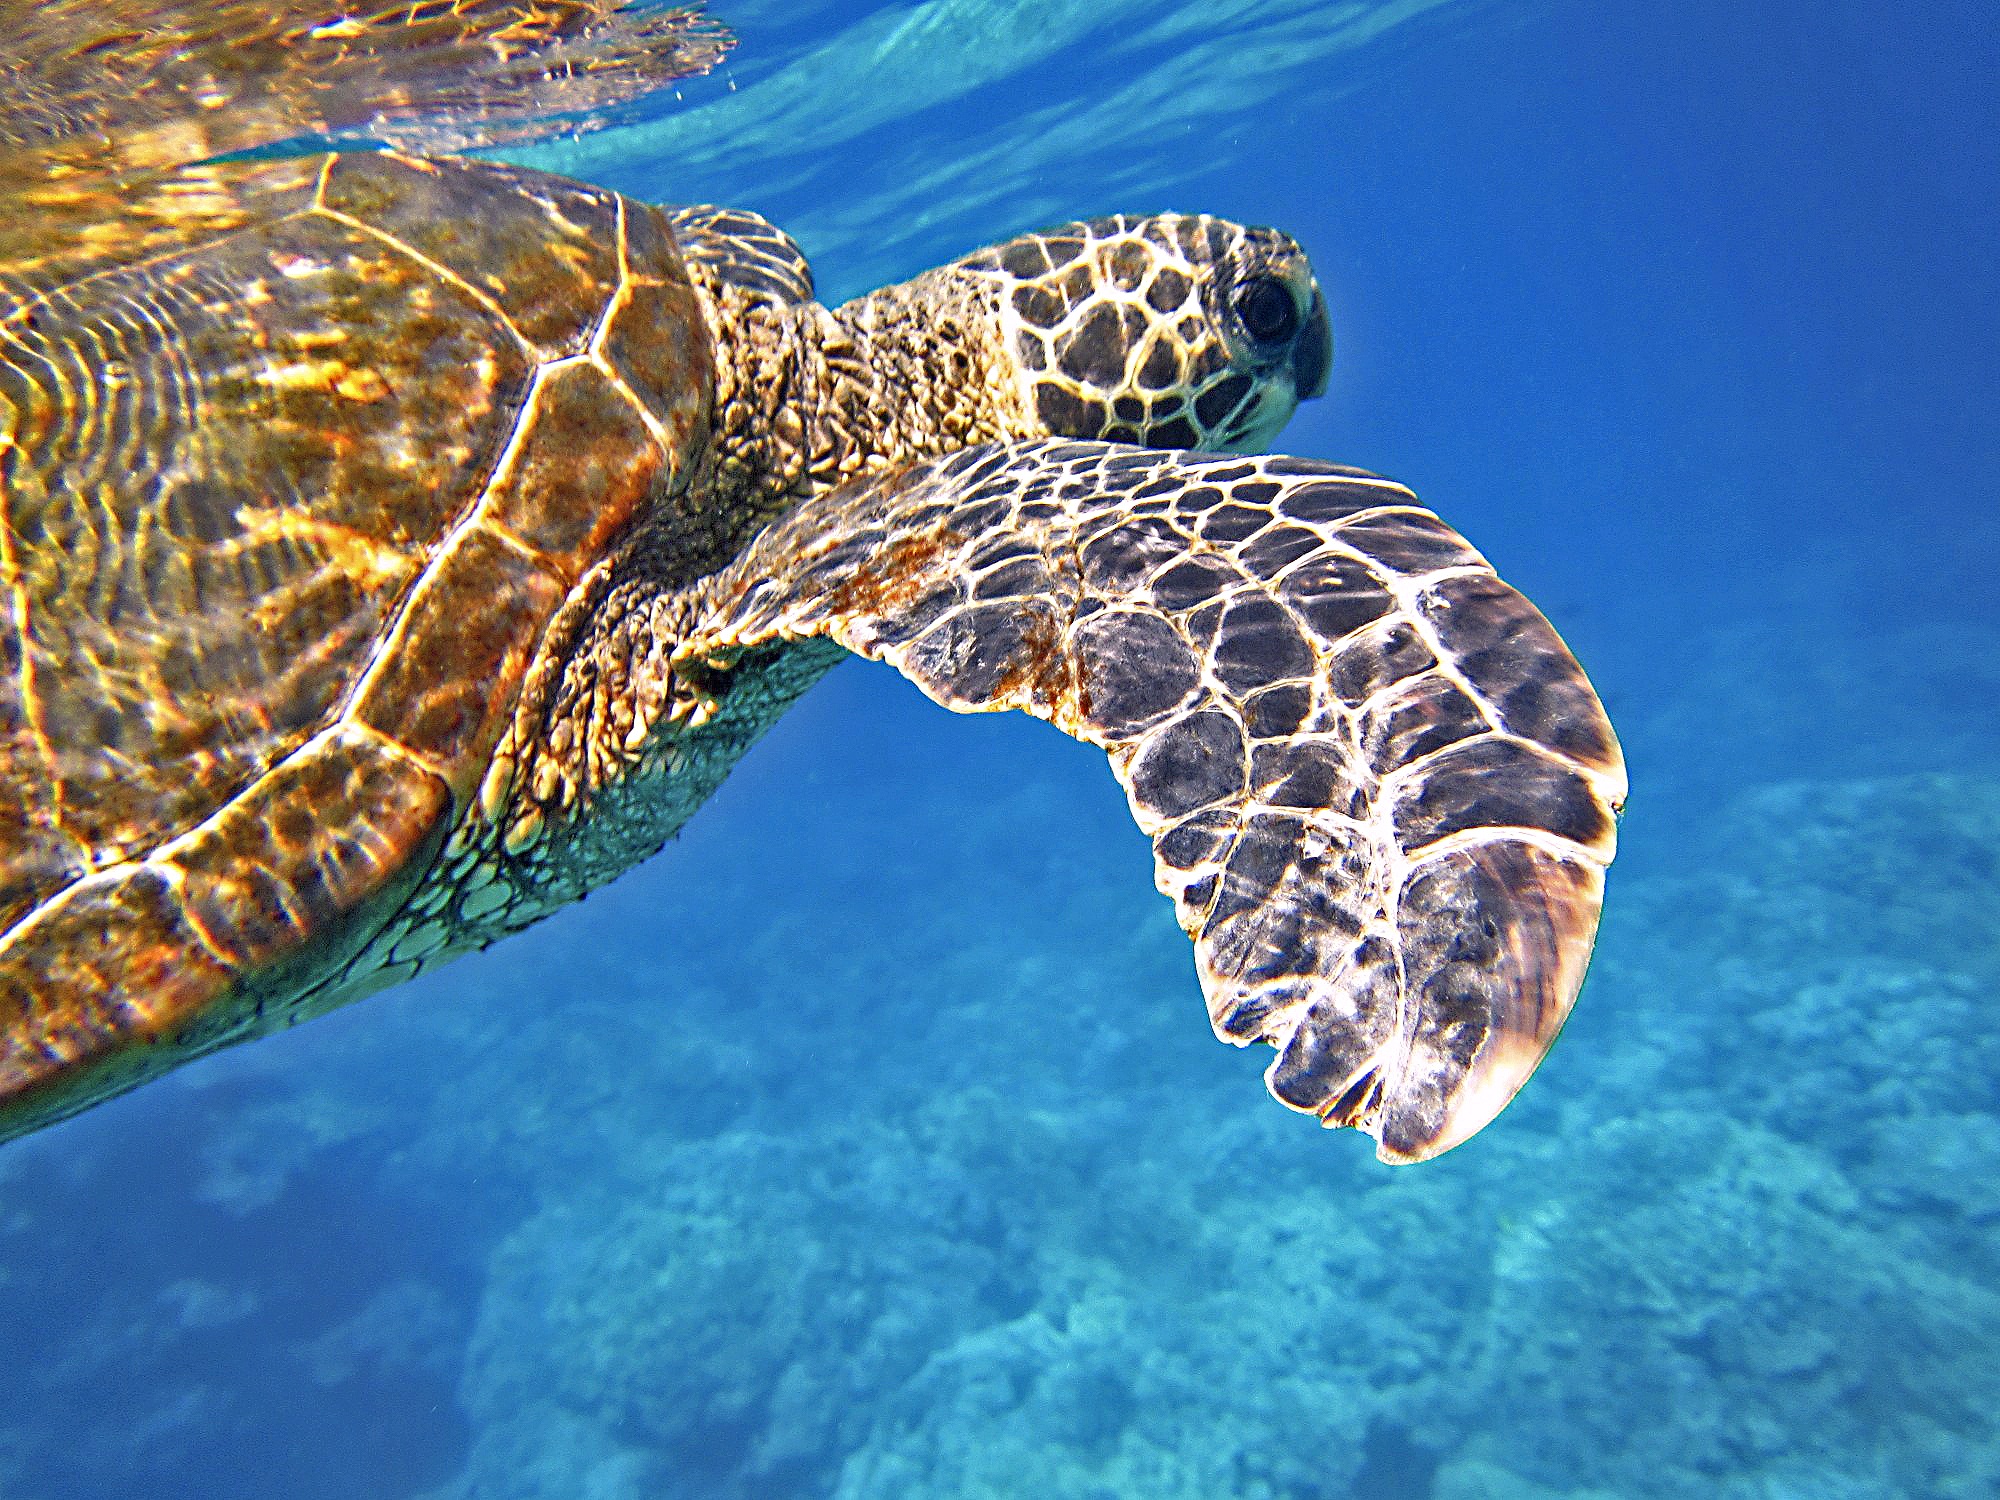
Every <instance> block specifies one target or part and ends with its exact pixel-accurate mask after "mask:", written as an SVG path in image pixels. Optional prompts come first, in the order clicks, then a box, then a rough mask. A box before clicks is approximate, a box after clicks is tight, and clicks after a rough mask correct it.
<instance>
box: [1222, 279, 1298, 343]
mask: <svg viewBox="0 0 2000 1500" xmlns="http://www.w3.org/2000/svg"><path fill="white" fill-rule="evenodd" d="M1231 305H1232V306H1234V307H1235V309H1236V316H1237V317H1238V318H1239V319H1240V320H1241V321H1242V323H1243V327H1244V330H1245V331H1246V332H1247V333H1248V334H1249V335H1250V337H1251V338H1253V339H1255V340H1256V341H1257V342H1258V343H1260V344H1282V343H1283V342H1284V341H1285V340H1286V339H1288V338H1290V337H1291V336H1292V335H1293V334H1295V333H1297V332H1298V331H1299V306H1298V304H1297V303H1296V302H1294V301H1293V300H1292V294H1291V290H1290V289H1289V288H1288V287H1287V286H1286V285H1285V284H1284V283H1283V282H1282V281H1279V280H1278V279H1277V278H1276V277H1274V276H1252V277H1251V278H1250V279H1249V280H1248V281H1246V282H1244V283H1243V284H1242V285H1241V286H1239V287H1238V288H1237V289H1236V296H1235V297H1234V298H1233V299H1232V304H1231Z"/></svg>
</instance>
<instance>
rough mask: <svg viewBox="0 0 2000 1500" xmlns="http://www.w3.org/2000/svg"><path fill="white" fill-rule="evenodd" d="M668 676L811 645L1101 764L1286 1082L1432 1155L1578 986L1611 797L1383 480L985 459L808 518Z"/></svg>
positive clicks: (1599, 750)
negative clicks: (1017, 718) (834, 645)
mask: <svg viewBox="0 0 2000 1500" xmlns="http://www.w3.org/2000/svg"><path fill="white" fill-rule="evenodd" d="M706 603H707V607H708V609H709V611H710V613H709V616H708V620H707V623H706V624H705V625H704V626H703V627H702V628H700V629H698V630H697V631H695V632H694V633H693V635H692V636H691V637H690V639H689V640H688V642H687V643H686V645H685V646H684V648H683V649H682V651H681V653H680V656H679V660H680V661H681V662H682V663H684V664H686V665H689V666H695V665H697V664H699V663H708V664H712V665H722V664H726V663H727V662H728V661H729V660H730V659H732V658H733V657H734V655H735V654H737V653H739V652H741V651H742V650H743V649H745V648H747V647H750V646H753V645H756V644H758V643H760V642H765V641H770V640H774V639H800V638H805V637H810V636H819V635H825V636H831V637H832V638H833V639H835V640H837V641H839V642H840V643H841V644H842V645H844V646H846V647H847V648H848V649H849V650H851V651H855V652H858V653H859V654H861V655H864V656H869V657H873V658H876V659H878V660H881V661H886V662H888V663H889V664H891V665H892V666H894V667H896V668H897V669H898V670H899V671H901V672H902V673H903V674H904V675H905V676H907V677H909V678H910V679H912V680H913V681H914V682H916V683H917V685H918V686H919V687H921V688H922V689H923V690H924V691H925V692H926V693H928V694H929V695H930V696H931V697H932V698H935V699H936V700H937V701H938V702H940V703H942V704H944V705H945V706H946V707H948V708H953V709H957V710H960V711H962V712H977V711H982V710H991V709H1003V708H1019V709H1024V710H1026V711H1027V712H1029V713H1031V714H1034V715H1035V716H1036V717H1038V718H1042V719H1046V720H1048V721H1049V722H1051V723H1053V724H1055V725H1056V726H1057V727H1058V728H1060V729H1062V730H1063V731H1064V732H1066V733H1068V734H1070V735H1073V736H1075V737H1076V738H1078V739H1082V740H1088V741H1090V742H1091V743H1093V744H1096V745H1100V746H1102V747H1104V748H1105V749H1106V750H1107V751H1108V752H1109V753H1110V756H1111V764H1112V769H1113V770H1114V771H1115V772H1116V773H1117V775H1118V779H1119V780H1120V782H1122V783H1123V785H1124V787H1125V789H1126V792H1127V794H1128V796H1129V798H1130V801H1131V806H1132V811H1133V815H1134V816H1135V817H1136V818H1137V820H1138V822H1139V825H1140V827H1141V828H1142V829H1144V830H1145V832H1146V833H1148V834H1149V835H1151V837H1152V840H1153V848H1154V853H1155V856H1156V870H1157V880H1158V884H1159V886H1160V888H1161V889H1162V890H1163V891H1165V892H1166V893H1167V894H1168V895H1170V896H1172V897H1173V898H1174V900H1175V902H1176V903H1177V906H1178V909H1179V914H1180V919H1181V923H1182V925H1183V926H1184V927H1185V928H1186V929H1187V930H1188V932H1189V933H1190V934H1191V935H1192V936H1193V938H1194V940H1195V949H1196V954H1197V959H1198V964H1199V968H1200V973H1201V982H1202V987H1203V990H1204V991H1205V993H1206V995H1207V999H1208V1005H1209V1014H1210V1017H1211V1019H1212V1021H1213V1022H1214V1025H1215V1029H1216V1033H1217V1034H1218V1035H1219V1036H1221V1037H1222V1038H1223V1039H1224V1040H1227V1041H1231V1042H1235V1043H1237V1044H1239V1045H1241V1044H1247V1043H1249V1042H1252V1041H1266V1042H1270V1043H1271V1044H1272V1045H1273V1046H1275V1047H1276V1048H1277V1049H1278V1057H1277V1059H1276V1061H1275V1062H1274V1063H1273V1064H1272V1065H1271V1067H1270V1069H1269V1070H1268V1072H1267V1074H1266V1079H1267V1082H1268V1083H1269V1085H1270V1088H1271V1091H1272V1093H1273V1094H1275V1095H1276V1096H1277V1098H1278V1099H1279V1100H1280V1101H1281V1102H1283V1103H1285V1104H1287V1105H1289V1106H1291V1107H1292V1108H1294V1109H1298V1110H1302V1111H1307V1112H1310V1113H1312V1114H1315V1115H1318V1116H1319V1117H1320V1118H1321V1119H1322V1120H1324V1121H1325V1122H1326V1123H1327V1124H1329V1125H1353V1126H1357V1127H1359V1128H1361V1129H1363V1130H1365V1131H1367V1132H1368V1133H1369V1134H1371V1135H1373V1136H1375V1137H1376V1139H1377V1141H1378V1142H1379V1145H1380V1154H1381V1156H1382V1157H1383V1159H1384V1160H1388V1161H1417V1160H1422V1159H1424V1158H1426V1157H1430V1156H1434V1155H1436V1154H1438V1153H1439V1152H1441V1151H1444V1150H1447V1149H1449V1148H1450V1147H1451V1146H1454V1145H1456V1144H1457V1143H1458V1142H1460V1141H1462V1140H1464V1139H1465V1138H1466V1137H1468V1136H1470V1135H1471V1134H1472V1133H1473V1132H1475V1131H1476V1130H1478V1129H1479V1128H1480V1127H1481V1126H1483V1125H1485V1124H1486V1123H1487V1122H1488V1121H1489V1120H1491V1119H1492V1118H1493V1116H1494V1115H1496V1114H1497V1113H1498V1112H1499V1111H1500V1109H1501V1108H1502V1107H1503V1106H1504V1105H1505V1104H1506V1103H1507V1101H1508V1100H1509V1099H1510V1098H1512V1097H1513V1094H1514V1092H1515V1091H1516V1090H1517V1089H1518V1088H1519V1087H1520V1086H1521V1084H1522V1083H1523V1082H1524V1081H1525V1080H1526V1078H1527V1076H1528V1075H1529V1073H1531V1072H1532V1071H1533V1070H1534V1068H1535V1066H1536V1064H1537V1063H1539V1062H1540V1060H1541V1058H1542V1056H1543V1054H1544V1053H1545V1052H1546V1051H1547V1049H1548V1047H1549V1045H1550V1043H1551V1042H1552V1041H1553V1040H1554V1038H1555V1035H1556V1033H1557V1031H1558V1030H1559V1029H1560V1028H1561V1026H1562V1023H1563V1020H1564V1018H1565V1017H1566V1016H1567V1015H1568V1013H1569V1009H1570V1006H1571V1004H1572V1002H1573V1001H1574V1000H1575V998H1576V993H1577V990H1578V987H1579V986H1580V985H1581V984H1582V982H1583V975H1584V969H1585V966H1586V964H1587V962H1588V960H1589V956H1590V950H1591V944H1592V941H1593V939H1594V937H1595V934H1596V929H1597V919H1598V912H1599V907H1600V903H1601V900H1602V895H1603V883H1604V872H1605V867H1606V866H1607V865H1608V863H1609V862H1610V860H1611V857H1612V851H1613V842H1614V825H1615V819H1616V815H1617V812H1618V809H1619V808H1620V806H1621V805H1622V803H1623V800H1624V796H1625V771H1624V765H1623V761H1622V758H1621V756H1620V753H1619V750H1618V745H1617V741H1616V739H1615V738H1614V737H1613V734H1612V731H1611V727H1610V725H1609V723H1608V722H1607V721H1606V719H1605V716H1604V712H1603V709H1602V708H1601V706H1600V705H1599V703H1598V700H1597V697H1596V695H1595V693H1593V692H1592V690H1591V687H1590V684H1589V682H1588V681H1587V680H1586V679H1585V677H1584V674H1583V671H1582V669H1581V668H1580V667H1579V666H1578V665H1577V663H1576V661H1575V659H1574V658H1573V657H1572V656H1571V655H1570V653H1569V651H1568V650H1567V649H1566V648H1565V647H1564V645H1563V643H1562V641H1561V640H1560V639H1559V638H1558V637H1557V635H1556V633H1555V632H1554V630H1552V629H1551V628H1550V627H1549V625H1548V623H1547V621H1545V620H1544V619H1543V618H1542V616H1541V615H1540V614H1539V613H1538V612H1537V611H1536V610H1535V608H1534V606H1533V605H1531V604H1529V603H1528V601H1527V600H1526V599H1524V598H1523V597H1522V596H1521V595H1520V594H1518V593H1516V592H1515V591H1514V590H1513V589H1511V588H1509V587H1508V586H1507V585H1506V584H1504V583H1502V582H1501V581H1500V580H1499V579H1498V578H1497V577H1495V576H1494V574H1493V571H1492V569H1491V568H1490V567H1489V566H1488V565H1487V563H1486V561H1485V559H1484V558H1482V557H1481V556H1480V555H1479V554H1478V553H1477V552H1476V551H1474V550H1473V549H1472V548H1471V547H1470V546H1469V545H1468V544H1467V543H1466V542H1465V541H1464V540H1463V539H1462V538H1460V537H1459V536H1458V535H1457V534H1456V533H1455V532H1453V531H1452V530H1451V529H1450V528H1448V527H1447V526H1445V525H1444V524H1443V523H1442V522H1440V521H1439V520H1438V519H1437V518H1436V517H1435V516H1433V515H1431V514H1430V513H1429V512H1428V511H1425V510H1423V509H1421V508H1420V507H1419V506H1418V504H1417V502H1416V499H1415V497H1414V496H1413V495H1411V494H1410V492H1409V491H1407V490H1405V489H1403V488H1402V487H1401V486H1400V485H1396V484H1393V483H1391V482H1389V481H1387V480H1383V479H1378V478H1375V477H1373V476H1370V475H1366V474H1363V473H1360V472H1358V471H1356V470H1352V469H1342V468H1336V467H1334V466H1331V465H1327V464H1321V463H1313V462H1308V461H1303V460H1298V459H1289V458H1264V459H1245V458H1237V457H1233V456H1206V455H1197V454H1191V453H1180V452H1157V451H1148V450H1144V449H1135V448H1125V447H1119V446H1113V445H1108V444H1102V443H1066V442H1061V441H1035V442H1022V443H1010V444H994V445H986V446H982V447H978V448H973V449H969V450H967V451H965V452H962V453H959V454H956V455H954V456H952V457H949V458H945V459H941V460H937V461H933V462H929V463H924V464H919V465H917V466H915V467H913V468H909V469H906V470H904V471H902V472H901V473H900V474H898V475H895V476H892V477H890V478H887V479H884V480H880V481H877V482H875V483H873V484H870V485H866V486H854V487H849V488H847V489H844V490H838V491H834V492H832V493H830V494H827V495H824V496H821V497H819V498H818V499H815V500H813V501H809V502H808V503H807V504H805V505H804V506H802V507H801V508H800V509H799V510H797V511H796V512H794V513H792V514H791V515H790V516H788V517H786V518H785V520H783V521H782V522H780V523H778V524H777V525H775V526H774V527H772V528H771V530H770V531H768V532H767V533H765V535H764V536H763V537H761V538H760V539H759V541H758V542H757V544H756V545H755V546H754V547H753V548H752V549H751V550H750V551H749V553H748V554H747V555H746V556H745V557H743V558H742V559H740V560H739V561H738V562H737V563H736V564H735V565H733V566H732V567H731V568H729V569H728V570H726V571H725V572H724V573H722V574H720V575H718V576H717V577H716V578H715V579H714V580H712V581H711V583H710V585H709V587H708V590H707V591H706Z"/></svg>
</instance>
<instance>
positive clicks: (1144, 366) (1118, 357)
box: [946, 214, 1333, 452]
mask: <svg viewBox="0 0 2000 1500" xmlns="http://www.w3.org/2000/svg"><path fill="white" fill-rule="evenodd" d="M946 269H947V274H952V275H963V276H970V277H973V278H976V279H977V280H978V281H980V282H981V283H984V287H983V289H984V290H985V291H986V293H987V296H986V297H985V298H984V299H982V300H985V301H986V302H987V303H988V305H989V306H994V307H995V311H996V315H997V317H998V318H999V320H1000V324H1001V333H1002V340H1001V342H1002V344H1003V346H1004V347H1005V348H1006V349H1007V350H1008V351H1009V352H1010V354H1011V357H1012V359H1013V361H1014V362H1015V363H1016V364H1017V365H1018V372H1017V378H1018V381H1019V390H1020V393H1021V396H1022V398H1023V404H1024V406H1025V407H1026V409H1027V412H1028V413H1029V414H1030V415H1031V417H1032V418H1033V420H1035V421H1036V422H1038V423H1039V424H1040V426H1041V427H1043V428H1045V429H1046V430H1047V431H1048V432H1050V433H1053V434H1055V435H1057V436H1061V437H1075V438H1105V439H1109V440H1111V441H1113V442H1125V443H1143V444H1145V445H1146V446H1147V447H1152V448H1216V449H1234V450H1238V451H1244V452H1249V451H1257V450H1261V449H1263V448H1265V447H1268V446H1269V444H1270V442H1271V440H1272V439H1273V438H1275V437H1276V436H1277V433H1278V430H1279V429H1280V428H1282V427H1283V426H1284V425H1285V423H1286V422H1287V421H1289V420H1290V419H1291V415H1292V412H1293V410H1294V409H1295V408H1296V407H1297V406H1298V404H1299V402H1300V401H1301V400H1302V399H1304V398H1306V397H1309V396H1317V395H1319V394H1320V393H1321V392H1323V391H1324V390H1325V389H1326V376H1327V366H1328V364H1329V362H1330V361H1331V359H1332V355H1333V336H1332V332H1331V329H1330V327H1329V325H1328V322H1327V316H1326V301H1325V299H1324V298H1323V297H1321V295H1320V291H1319V285H1318V283H1317V282H1315V281H1314V280H1313V274H1312V267H1311V265H1310V264H1308V263H1307V261H1306V257H1305V252H1304V251H1302V250H1301V249H1299V247H1298V245H1297V243H1296V242H1294V241H1293V240H1292V239H1291V237H1290V236H1288V235H1284V234H1280V233H1279V232H1278V231H1277V230H1275V229H1258V228H1245V227H1244V226H1242V225H1239V224H1232V223H1230V222H1229V221H1228V220H1226V219H1217V218H1211V217H1209V216H1207V215H1205V214H1156V215H1153V216H1151V217H1147V218H1139V217H1131V216H1126V215H1120V216H1117V217H1115V218H1108V219H1092V220H1088V221H1084V222H1078V223H1074V224H1064V225H1061V226H1059V227H1057V228H1054V229H1046V230H1042V231H1041V232H1039V233H1036V234H1024V235H1022V236H1020V237H1019V238H1018V239H1013V240H1009V241H1007V242H1006V243H1005V244H1001V245H994V246H992V247H991V248H989V249H985V250H981V251H979V252H977V253H975V254H973V255H969V256H967V257H966V258H965V259H963V260H961V261H959V262H957V263H956V264H955V265H953V266H951V267H948V268H946Z"/></svg>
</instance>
